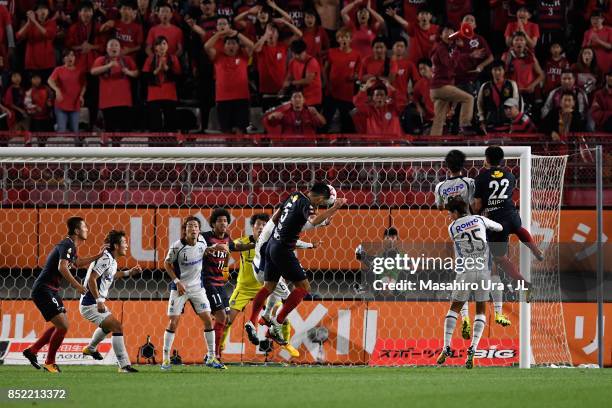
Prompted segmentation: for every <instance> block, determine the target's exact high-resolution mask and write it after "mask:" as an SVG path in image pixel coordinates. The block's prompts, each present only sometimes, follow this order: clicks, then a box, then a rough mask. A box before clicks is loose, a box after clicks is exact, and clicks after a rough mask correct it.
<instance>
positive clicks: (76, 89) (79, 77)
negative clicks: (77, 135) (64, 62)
mask: <svg viewBox="0 0 612 408" xmlns="http://www.w3.org/2000/svg"><path fill="white" fill-rule="evenodd" d="M49 78H50V79H52V80H53V81H55V83H56V84H57V87H58V88H59V89H60V91H61V92H62V96H63V99H62V100H61V102H60V101H58V100H57V98H56V99H55V107H56V108H58V109H61V110H63V111H65V112H77V111H79V110H81V101H80V96H81V90H82V89H83V86H84V85H85V77H84V73H83V72H82V71H80V70H79V69H78V68H77V67H74V68H66V67H65V66H61V67H57V68H55V69H54V70H53V73H51V76H50V77H49Z"/></svg>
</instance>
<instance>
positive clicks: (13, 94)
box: [2, 71, 28, 130]
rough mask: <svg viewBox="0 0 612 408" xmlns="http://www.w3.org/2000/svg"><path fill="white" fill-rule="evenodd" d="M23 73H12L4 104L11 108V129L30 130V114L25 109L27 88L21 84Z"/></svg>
mask: <svg viewBox="0 0 612 408" xmlns="http://www.w3.org/2000/svg"><path fill="white" fill-rule="evenodd" d="M21 80H22V78H21V73H19V72H17V71H15V72H13V73H12V74H11V85H10V86H9V87H8V88H7V90H6V92H5V93H4V98H3V100H2V104H3V105H4V106H6V107H7V108H9V109H10V110H11V113H12V115H11V120H10V121H9V125H10V126H9V128H10V130H28V115H27V113H26V109H25V88H24V87H23V86H22V85H21Z"/></svg>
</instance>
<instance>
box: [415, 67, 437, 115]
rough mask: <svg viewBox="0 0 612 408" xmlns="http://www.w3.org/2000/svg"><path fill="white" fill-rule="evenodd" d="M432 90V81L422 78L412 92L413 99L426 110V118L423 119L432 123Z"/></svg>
mask: <svg viewBox="0 0 612 408" xmlns="http://www.w3.org/2000/svg"><path fill="white" fill-rule="evenodd" d="M430 89H431V79H428V78H421V79H419V80H418V81H417V83H416V84H415V85H414V88H413V90H412V99H413V100H414V101H415V102H418V103H419V104H420V105H421V106H422V107H423V109H425V117H424V118H423V119H424V120H426V121H431V120H433V117H434V105H433V101H432V100H431V96H430V94H429V91H430Z"/></svg>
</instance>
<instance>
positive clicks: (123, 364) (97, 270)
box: [79, 230, 142, 373]
mask: <svg viewBox="0 0 612 408" xmlns="http://www.w3.org/2000/svg"><path fill="white" fill-rule="evenodd" d="M104 243H105V244H106V245H107V249H106V250H105V251H104V253H103V254H102V256H101V257H100V258H98V259H97V260H96V261H94V262H92V263H91V264H90V265H89V269H87V276H86V277H85V288H86V289H87V292H86V293H85V294H84V295H81V300H80V302H79V312H80V313H81V316H83V317H84V318H85V319H87V320H89V321H90V322H92V323H93V324H95V325H96V326H98V328H97V329H96V330H95V331H94V333H93V336H92V337H91V340H90V342H89V344H88V345H87V346H85V348H83V355H85V356H91V357H93V358H94V359H95V360H102V359H103V357H102V355H101V354H100V352H98V350H97V348H98V344H100V342H101V341H102V340H104V338H105V337H106V336H107V335H108V333H110V332H112V333H113V336H112V337H113V338H112V345H113V352H114V353H115V356H116V357H117V363H118V364H119V372H120V373H135V372H138V370H136V369H135V368H132V366H131V365H130V358H129V356H128V353H127V350H126V349H125V342H124V341H123V328H122V326H121V322H119V320H117V319H116V318H115V317H114V316H113V315H112V314H111V312H110V310H109V309H108V308H107V307H106V305H105V302H106V299H107V298H108V291H109V289H110V287H111V285H112V284H113V282H114V281H116V280H119V279H123V278H129V277H130V276H134V275H137V274H139V273H141V272H142V269H141V268H140V266H138V265H137V266H135V267H133V268H132V269H130V270H127V271H121V272H117V258H119V257H122V256H125V255H126V254H127V251H128V243H127V239H126V237H125V232H123V231H115V230H112V231H110V232H109V233H108V235H107V236H106V239H105V240H104Z"/></svg>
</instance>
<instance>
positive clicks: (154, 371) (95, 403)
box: [0, 366, 612, 408]
mask: <svg viewBox="0 0 612 408" xmlns="http://www.w3.org/2000/svg"><path fill="white" fill-rule="evenodd" d="M136 367H137V368H138V369H139V370H141V372H140V373H137V374H119V373H117V372H116V370H115V368H114V367H111V366H105V367H87V366H63V367H62V369H63V372H62V373H61V374H60V375H51V374H49V373H45V372H43V371H42V370H40V371H37V370H34V369H33V368H32V367H29V366H28V367H25V366H24V367H15V366H11V367H9V366H0V387H2V389H3V395H2V397H0V400H1V401H0V402H1V404H0V405H2V406H3V407H19V406H21V407H23V406H24V404H26V405H29V406H32V405H39V404H40V405H41V406H43V407H87V408H98V407H105V408H108V407H146V408H153V407H183V406H198V407H200V406H206V407H224V408H229V407H247V406H248V407H249V408H251V407H271V406H284V407H291V406H310V407H316V408H319V407H321V408H327V407H342V408H344V407H348V408H358V407H368V408H372V407H405V406H427V407H431V408H433V407H444V408H448V407H452V406H470V407H478V406H482V407H487V408H490V407H521V408H525V407H531V406H534V407H555V408H558V407H577V406H580V407H581V408H586V407H603V406H608V403H609V401H610V398H612V387H611V386H610V384H612V370H610V369H605V370H597V369H546V368H535V369H531V370H519V369H517V368H484V367H475V368H474V369H473V370H471V371H468V370H466V369H465V368H462V367H461V368H454V367H440V368H435V367H432V368H368V367H261V366H259V367H238V366H231V367H229V369H228V370H226V371H216V370H212V369H210V368H206V367H203V366H180V367H177V366H175V367H173V370H172V371H170V372H161V371H160V369H159V366H136ZM6 388H17V389H24V388H35V389H57V388H65V389H67V390H68V396H67V399H66V400H64V401H61V402H58V401H53V402H52V401H45V402H41V401H40V400H39V401H37V402H36V403H33V401H20V402H10V403H7V400H6V399H5V398H6Z"/></svg>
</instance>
